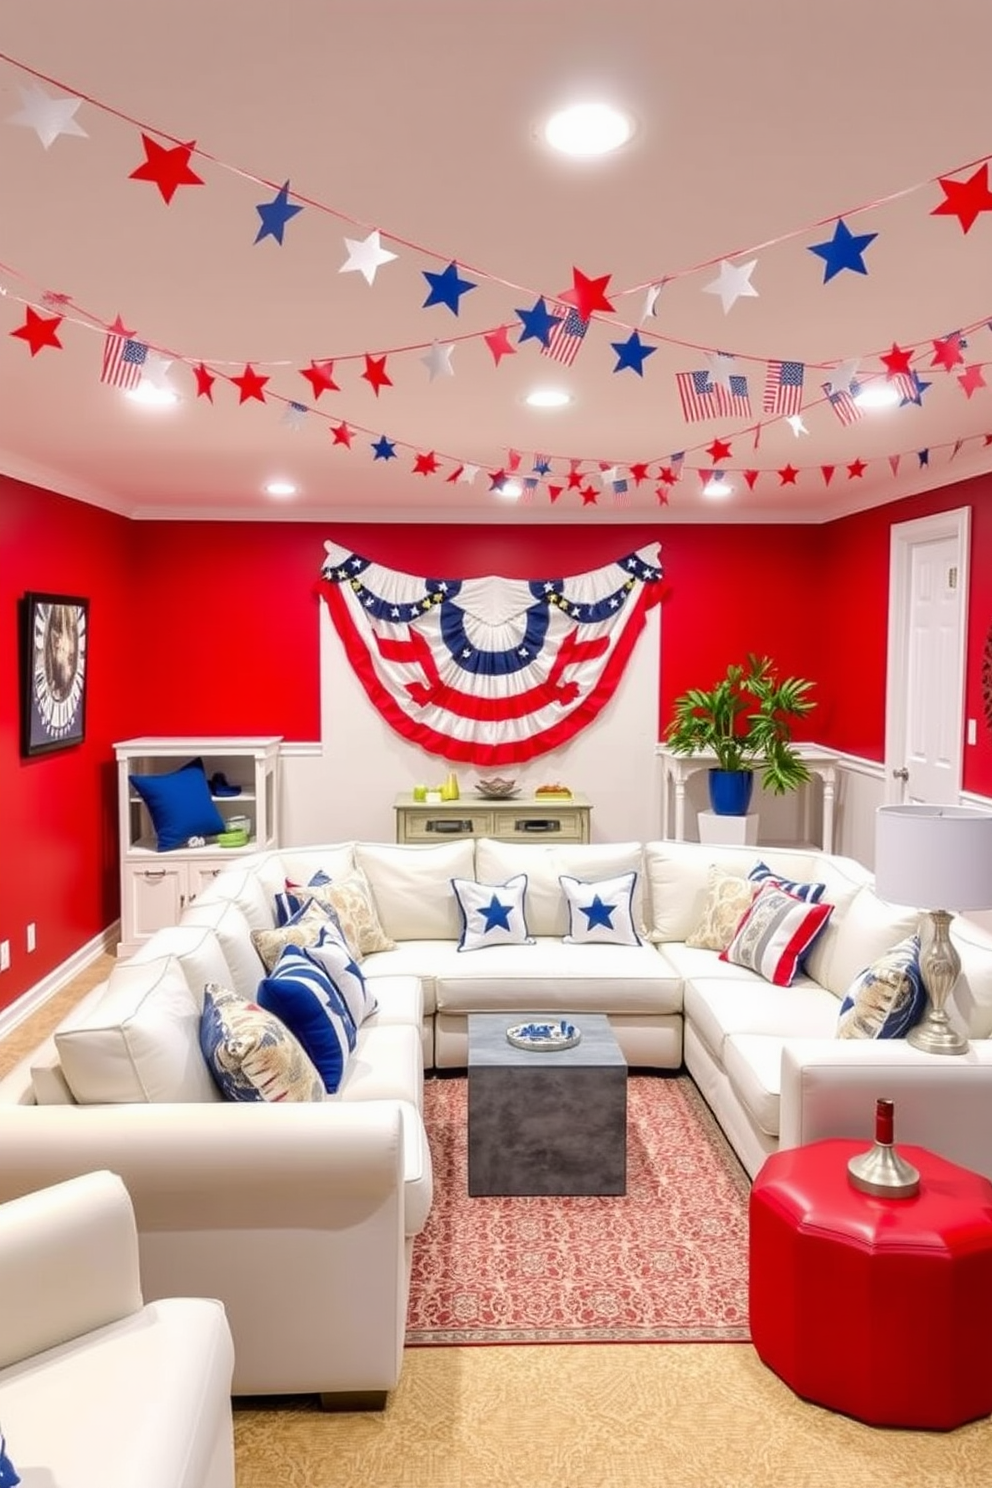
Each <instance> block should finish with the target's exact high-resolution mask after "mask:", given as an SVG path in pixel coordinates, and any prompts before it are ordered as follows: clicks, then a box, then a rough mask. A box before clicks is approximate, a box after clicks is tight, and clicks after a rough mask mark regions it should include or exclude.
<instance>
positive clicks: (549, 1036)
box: [506, 1018, 582, 1049]
mask: <svg viewBox="0 0 992 1488" xmlns="http://www.w3.org/2000/svg"><path fill="white" fill-rule="evenodd" d="M506 1036H507V1038H508V1039H509V1041H510V1043H511V1044H513V1046H514V1048H517V1049H574V1048H575V1045H576V1044H577V1043H578V1042H579V1039H580V1038H581V1037H582V1033H581V1031H580V1030H579V1029H578V1028H576V1026H575V1024H574V1023H568V1022H566V1020H565V1019H564V1018H560V1019H559V1020H558V1022H557V1023H514V1024H513V1026H512V1027H510V1028H508V1029H507V1030H506Z"/></svg>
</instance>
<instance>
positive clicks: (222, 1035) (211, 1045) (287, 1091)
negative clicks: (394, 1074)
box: [0, 982, 324, 1485]
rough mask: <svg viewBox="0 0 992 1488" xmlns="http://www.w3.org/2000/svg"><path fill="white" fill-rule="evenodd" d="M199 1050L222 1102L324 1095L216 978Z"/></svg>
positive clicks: (274, 1034) (300, 1060)
mask: <svg viewBox="0 0 992 1488" xmlns="http://www.w3.org/2000/svg"><path fill="white" fill-rule="evenodd" d="M200 1048H201V1050H202V1051H203V1057H204V1059H205V1060H206V1064H207V1068H208V1069H209V1071H210V1073H211V1075H212V1076H213V1080H214V1083H215V1084H216V1086H217V1088H218V1089H219V1090H220V1093H221V1095H223V1096H224V1098H225V1099H226V1100H233V1101H273V1102H279V1101H322V1100H323V1099H324V1081H323V1078H322V1077H321V1074H320V1072H319V1070H318V1069H317V1067H316V1066H315V1064H314V1063H313V1061H312V1060H311V1059H310V1057H309V1055H308V1054H307V1052H306V1050H305V1049H304V1048H303V1045H302V1044H301V1043H300V1041H299V1039H297V1038H296V1037H295V1036H294V1035H293V1034H292V1033H291V1032H290V1031H289V1029H288V1028H287V1027H286V1025H285V1023H283V1021H282V1019H281V1018H277V1017H276V1016H275V1014H274V1013H270V1012H266V1011H265V1009H264V1008H260V1007H259V1006H258V1004H257V1003H255V1002H248V1001H246V999H245V998H243V997H239V996H238V994H237V993H236V992H232V991H230V990H229V989H228V988H227V987H221V986H219V985H218V984H217V983H215V982H208V983H207V985H206V988H205V989H204V994H203V1012H202V1014H201V1016H200ZM2 1481H3V1480H2V1478H0V1485H2Z"/></svg>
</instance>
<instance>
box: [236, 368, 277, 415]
mask: <svg viewBox="0 0 992 1488" xmlns="http://www.w3.org/2000/svg"><path fill="white" fill-rule="evenodd" d="M268 380H269V379H268V378H267V377H265V376H263V375H262V374H261V373H259V372H256V371H255V369H254V367H253V366H252V365H251V362H246V364H245V370H244V371H243V372H242V374H241V376H240V377H232V378H231V381H232V382H233V383H234V386H235V387H236V388H239V389H240V391H241V396H240V398H239V399H238V406H239V407H240V406H241V404H242V403H247V402H248V400H249V398H257V399H258V401H259V403H264V402H265V394H264V393H263V392H262V389H263V388H264V386H265V384H266V383H267V382H268Z"/></svg>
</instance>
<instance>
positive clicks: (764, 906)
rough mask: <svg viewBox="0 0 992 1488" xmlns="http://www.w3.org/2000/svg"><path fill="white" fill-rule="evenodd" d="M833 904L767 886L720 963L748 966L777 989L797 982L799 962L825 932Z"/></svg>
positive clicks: (756, 898) (721, 956)
mask: <svg viewBox="0 0 992 1488" xmlns="http://www.w3.org/2000/svg"><path fill="white" fill-rule="evenodd" d="M832 909H833V905H832V904H808V903H806V901H805V900H803V899H799V898H797V897H796V895H795V894H790V893H789V892H788V890H786V889H781V888H779V887H778V885H777V884H773V883H769V884H766V885H765V887H764V888H763V889H761V890H760V891H759V892H758V893H757V894H756V895H755V897H754V902H753V904H752V905H751V908H750V909H749V910H748V912H747V914H746V915H745V916H744V918H743V919H742V920H741V922H740V924H739V925H738V926H737V929H736V931H735V932H734V938H733V940H732V941H731V942H730V944H729V945H728V947H727V949H726V950H725V951H721V952H720V960H721V961H729V962H730V963H731V965H733V966H746V967H747V969H748V970H749V971H754V972H757V974H758V976H761V977H764V979H765V981H766V982H774V983H775V985H776V987H789V986H791V985H792V982H793V981H794V980H795V976H796V972H797V970H798V968H799V959H800V957H801V956H803V955H804V954H805V953H806V951H808V950H809V948H810V946H811V945H812V944H813V941H814V940H815V939H816V937H817V936H818V935H819V933H820V931H821V930H822V929H823V927H824V925H825V924H826V923H827V920H828V919H829V918H830V913H831V911H832Z"/></svg>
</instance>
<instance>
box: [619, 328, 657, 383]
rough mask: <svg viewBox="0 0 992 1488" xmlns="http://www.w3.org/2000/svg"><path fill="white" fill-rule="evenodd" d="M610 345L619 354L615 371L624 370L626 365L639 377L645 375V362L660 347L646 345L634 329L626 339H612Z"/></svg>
mask: <svg viewBox="0 0 992 1488" xmlns="http://www.w3.org/2000/svg"><path fill="white" fill-rule="evenodd" d="M610 345H611V346H612V347H613V350H614V351H615V352H616V354H617V364H616V366H615V367H614V368H613V370H614V372H622V371H623V370H624V368H625V367H629V368H630V369H631V371H632V372H636V373H637V375H638V377H643V376H644V363H645V362H646V361H647V359H648V357H649V356H654V354H655V352H656V351H657V349H658V348H657V347H656V346H645V345H644V342H643V341H642V340H641V338H640V336H639V334H638V333H637V331H633V332H632V333H631V335H629V336H628V337H627V339H626V341H611V342H610Z"/></svg>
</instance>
